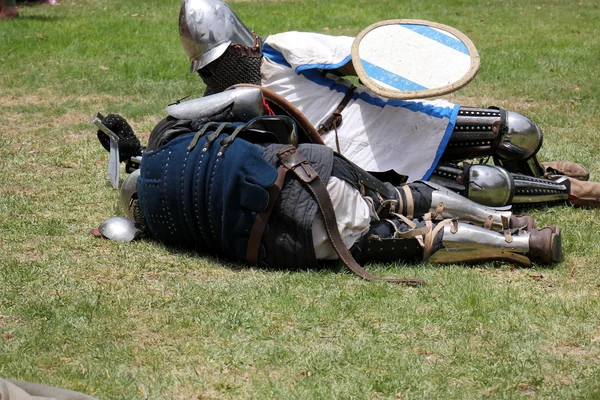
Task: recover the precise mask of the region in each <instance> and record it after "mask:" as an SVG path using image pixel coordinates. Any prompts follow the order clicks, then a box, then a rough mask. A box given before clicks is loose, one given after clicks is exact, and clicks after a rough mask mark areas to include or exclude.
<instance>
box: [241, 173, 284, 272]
mask: <svg viewBox="0 0 600 400" xmlns="http://www.w3.org/2000/svg"><path fill="white" fill-rule="evenodd" d="M288 171H289V169H287V168H285V167H284V166H280V167H279V168H277V179H275V183H273V184H272V185H271V186H269V187H268V188H267V191H268V192H269V203H268V204H267V208H265V209H264V210H262V211H261V212H259V213H258V215H257V216H256V220H254V225H252V230H251V231H250V239H249V240H248V249H247V250H246V262H247V263H248V264H250V265H255V264H257V263H258V252H259V250H260V242H261V240H262V236H263V233H264V232H265V227H266V226H267V222H269V217H270V216H271V212H273V207H275V202H277V199H278V198H279V194H280V193H281V188H283V183H284V181H285V176H286V174H287V172H288Z"/></svg>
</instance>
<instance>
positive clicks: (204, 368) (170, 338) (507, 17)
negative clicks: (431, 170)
mask: <svg viewBox="0 0 600 400" xmlns="http://www.w3.org/2000/svg"><path fill="white" fill-rule="evenodd" d="M231 6H232V8H233V9H234V10H236V12H237V13H238V14H239V15H240V16H241V18H242V19H243V20H244V22H245V23H246V24H247V25H248V26H249V27H251V28H252V29H254V30H256V32H257V33H258V34H260V35H261V36H262V37H266V36H267V35H268V34H271V33H275V32H281V31H286V30H303V31H316V32H323V33H329V34H344V35H356V34H357V33H358V32H360V30H361V29H362V28H364V27H366V26H367V25H370V24H371V23H374V22H377V21H380V20H384V19H390V18H417V19H428V20H433V21H438V22H441V23H445V24H448V25H451V26H455V27H457V28H458V29H460V30H462V31H463V32H465V33H467V34H468V35H469V36H470V37H471V38H472V39H473V41H474V42H475V44H476V45H477V47H478V49H479V52H480V54H481V57H482V67H481V71H480V73H479V75H478V77H477V78H476V80H475V81H474V82H472V83H471V84H470V85H469V86H468V87H466V88H465V89H463V90H461V91H460V92H458V93H455V94H453V95H452V96H449V98H451V99H453V100H454V101H456V102H459V103H461V104H465V105H473V106H487V105H496V106H501V107H505V108H508V109H512V110H515V111H519V112H522V113H524V114H526V115H528V116H530V117H531V118H532V119H534V120H535V121H537V122H538V123H540V125H541V126H542V127H543V129H544V132H545V143H544V146H543V148H542V151H541V153H540V158H541V159H542V160H551V159H566V160H572V161H577V162H580V163H582V164H584V165H586V166H588V167H589V168H590V170H591V177H592V179H594V180H600V157H599V154H600V143H599V142H598V139H597V134H598V132H599V131H600V122H599V121H600V106H599V104H600V102H599V101H598V99H599V98H600V56H599V54H600V52H599V51H600V50H599V49H600V25H599V23H598V21H600V5H599V4H598V2H597V1H592V0H582V1H567V0H545V1H544V0H522V1H510V0H484V1H477V2H475V1H467V0H447V1H430V0H425V1H414V0H406V1H396V0H394V1H392V0H387V1H386V0H370V1H367V0H364V1H362V0H361V1H358V0H344V1H342V0H331V1H324V0H323V1H315V0H307V1H247V2H233V3H231ZM178 12H179V1H176V0H166V1H164V0H163V1H159V0H144V1H141V0H128V1H120V0H62V1H61V5H60V6H57V7H48V6H38V5H36V4H35V3H25V4H21V8H20V14H21V16H20V17H19V18H17V19H15V20H12V21H9V22H1V23H0V377H6V378H12V379H21V380H29V381H35V382H43V383H46V384H50V385H54V386H61V387H67V388H71V389H74V390H80V391H83V392H86V393H88V394H92V395H95V396H97V397H99V398H103V399H146V398H148V399H163V398H164V399H242V398H257V399H274V398H283V399H288V398H294V399H312V398H314V399H328V398H357V399H358V398H376V399H380V398H381V399H383V398H385V399H399V398H402V399H417V398H427V399H436V398H439V399H449V398H451V399H471V398H488V397H489V398H494V399H496V398H506V399H518V398H524V399H530V398H540V399H543V398H548V399H550V398H551V399H583V398H585V399H600V322H599V321H600V277H599V273H600V266H599V263H600V243H599V241H598V238H599V235H600V222H599V221H600V212H599V211H598V210H579V209H574V208H571V207H569V206H559V207H553V208H547V207H541V208H538V209H535V210H529V211H530V212H531V213H532V214H533V215H534V216H535V217H536V218H537V219H538V220H539V221H540V223H541V224H542V225H543V224H557V225H560V226H561V227H562V228H563V229H564V251H565V261H564V262H563V263H561V264H559V265H557V266H556V267H555V268H531V269H521V268H516V269H515V268H513V267H511V266H510V265H508V264H505V263H493V264H483V265H480V266H477V267H465V266H459V265H456V266H444V267H440V266H436V265H433V264H423V265H405V264H397V265H375V266H372V267H371V268H370V270H371V271H374V272H375V273H376V274H380V275H386V276H407V277H420V278H423V279H425V280H427V281H428V283H429V284H428V285H427V286H425V287H420V288H403V287H396V286H392V285H389V284H385V283H368V282H364V281H361V280H359V279H358V278H356V277H355V276H353V275H351V274H349V273H346V272H345V271H344V270H343V269H339V270H336V269H332V270H330V269H326V270H321V271H298V272H286V271H272V270H261V269H251V268H245V267H240V266H237V265H232V264H227V263H223V262H220V261H219V260H217V259H214V258H210V257H203V256H199V255H196V254H191V253H186V252H180V251H173V250H171V249H168V248H165V247H163V246H161V245H159V244H156V243H152V242H143V241H142V242H137V243H132V244H119V243H111V242H107V241H100V240H97V239H95V238H93V237H92V236H91V235H90V234H89V230H90V229H91V228H93V227H96V226H98V224H99V223H100V222H101V221H103V220H104V219H106V218H107V217H109V216H112V215H115V214H119V213H120V206H119V203H118V195H117V192H116V191H114V190H112V189H111V187H110V185H109V184H108V182H107V179H106V161H107V158H108V156H107V153H106V152H105V151H104V150H103V149H102V148H101V146H100V145H99V143H98V141H97V139H96V137H95V130H94V129H93V127H92V125H91V123H90V121H91V119H92V116H93V114H94V112H96V111H101V112H103V113H111V112H114V113H120V114H122V115H124V116H125V117H126V118H127V119H128V120H129V121H130V122H131V124H132V125H133V126H134V128H135V129H136V131H138V132H139V133H140V136H141V137H142V138H143V140H146V139H147V138H148V134H149V132H150V130H151V129H152V128H153V127H154V125H155V124H156V123H157V122H158V121H159V120H160V119H162V118H163V117H164V112H163V111H162V110H163V109H164V107H165V106H166V105H167V104H169V103H171V102H172V101H174V100H175V99H178V98H182V97H184V96H187V95H192V96H199V95H201V93H202V92H203V87H202V84H201V81H200V79H199V78H198V77H196V76H194V75H193V74H189V73H188V62H187V59H186V57H185V55H184V53H183V50H182V48H181V46H180V43H179V38H178V33H177V16H178Z"/></svg>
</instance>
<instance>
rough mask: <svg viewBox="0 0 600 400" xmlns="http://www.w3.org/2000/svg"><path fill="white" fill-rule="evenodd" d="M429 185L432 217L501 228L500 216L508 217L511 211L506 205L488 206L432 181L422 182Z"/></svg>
mask: <svg viewBox="0 0 600 400" xmlns="http://www.w3.org/2000/svg"><path fill="white" fill-rule="evenodd" d="M424 183H425V184H426V185H428V186H429V187H431V188H432V189H434V190H433V192H432V193H431V208H430V210H429V211H430V212H431V213H432V215H433V217H434V219H436V220H440V219H454V218H458V219H459V220H460V221H464V222H470V223H472V224H475V225H479V226H484V225H485V226H487V227H489V228H492V229H502V228H503V222H502V217H505V218H507V219H510V217H511V215H512V212H511V211H510V206H508V207H488V206H484V205H482V204H479V203H476V202H474V201H471V200H469V199H467V198H465V197H463V196H461V195H460V194H458V193H455V192H453V191H452V190H450V189H447V188H445V187H443V186H439V185H436V184H434V183H432V182H424Z"/></svg>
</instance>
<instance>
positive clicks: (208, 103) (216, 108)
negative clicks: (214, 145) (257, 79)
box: [165, 87, 264, 122]
mask: <svg viewBox="0 0 600 400" xmlns="http://www.w3.org/2000/svg"><path fill="white" fill-rule="evenodd" d="M262 99H263V95H262V92H261V90H260V89H259V88H253V87H252V88H250V87H238V88H236V89H232V90H227V91H225V92H221V93H216V94H213V95H211V96H206V97H200V98H198V99H194V100H188V101H184V102H181V103H179V104H173V105H170V106H168V107H167V108H166V110H165V111H166V112H167V114H169V115H170V116H172V117H175V118H178V119H188V120H195V119H198V118H203V117H210V116H214V115H215V114H218V113H221V112H222V111H223V110H226V109H227V108H228V107H231V109H230V111H229V114H230V115H229V118H227V116H224V119H221V121H223V122H225V121H239V122H248V121H250V120H251V119H252V118H254V117H258V116H261V115H263V113H264V105H263V101H262Z"/></svg>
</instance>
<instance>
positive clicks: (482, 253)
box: [429, 222, 531, 266]
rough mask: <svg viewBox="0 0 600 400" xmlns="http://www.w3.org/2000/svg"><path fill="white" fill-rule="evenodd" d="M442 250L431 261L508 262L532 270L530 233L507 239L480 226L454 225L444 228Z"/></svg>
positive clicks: (450, 224)
mask: <svg viewBox="0 0 600 400" xmlns="http://www.w3.org/2000/svg"><path fill="white" fill-rule="evenodd" d="M442 234H443V236H442V245H443V247H442V248H441V249H438V250H437V251H435V252H434V253H433V254H432V255H431V256H430V257H429V261H432V262H436V263H460V262H476V261H487V260H490V261H491V260H505V261H511V262H515V263H518V264H521V265H525V266H529V265H531V261H530V260H529V258H528V257H527V256H526V254H527V253H528V252H529V235H530V234H529V233H521V234H519V235H511V236H505V235H504V234H502V233H500V232H495V231H490V230H488V229H485V228H481V227H478V226H474V225H470V224H465V223H460V222H456V223H454V222H452V223H448V224H446V225H445V226H444V227H443V233H442Z"/></svg>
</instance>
